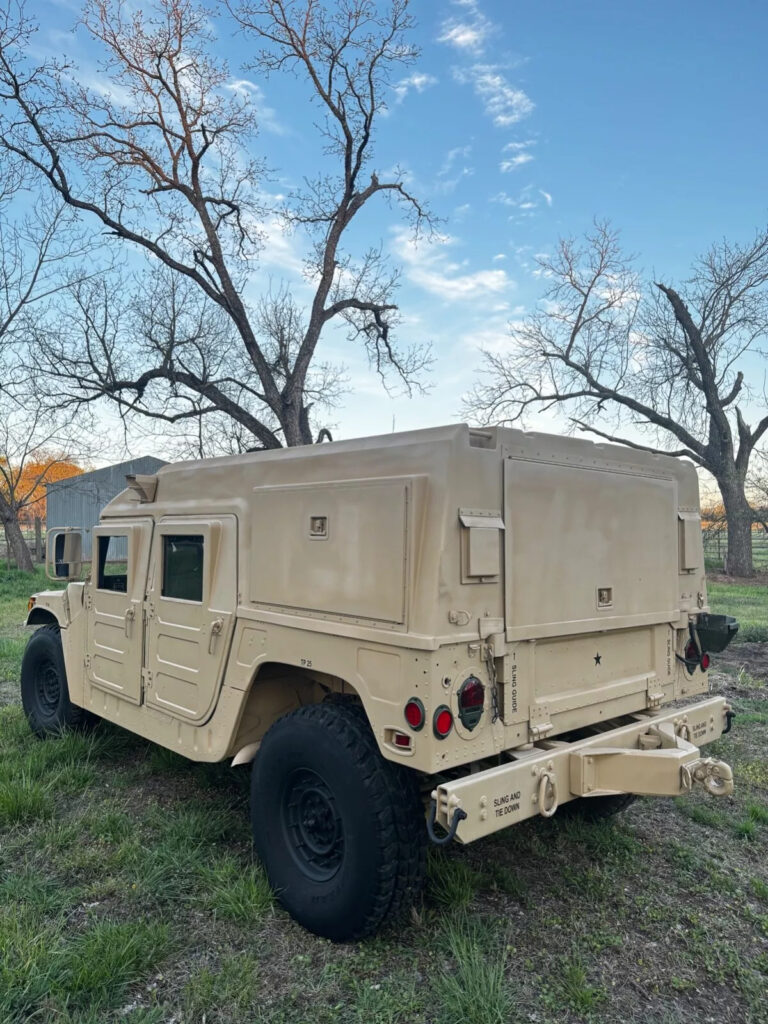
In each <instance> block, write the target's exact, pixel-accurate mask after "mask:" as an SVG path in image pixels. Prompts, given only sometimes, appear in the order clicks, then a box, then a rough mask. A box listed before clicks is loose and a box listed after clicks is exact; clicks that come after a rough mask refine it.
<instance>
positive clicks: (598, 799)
mask: <svg viewBox="0 0 768 1024" xmlns="http://www.w3.org/2000/svg"><path fill="white" fill-rule="evenodd" d="M635 800H637V796H636V795H635V794H634V793H616V794H613V795H611V796H584V797H578V798H577V799H576V800H570V801H569V802H568V803H567V804H563V806H562V807H561V808H560V810H559V811H558V812H557V817H558V818H560V819H561V820H571V821H573V819H574V818H578V819H580V820H581V821H590V822H597V821H607V820H608V819H609V818H613V817H614V816H615V815H616V814H621V812H622V811H625V810H626V809H627V808H628V807H629V806H630V805H631V804H633V803H634V802H635Z"/></svg>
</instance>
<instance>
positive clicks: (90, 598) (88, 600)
mask: <svg viewBox="0 0 768 1024" xmlns="http://www.w3.org/2000/svg"><path fill="white" fill-rule="evenodd" d="M85 607H86V608H92V607H93V594H92V593H91V591H90V588H89V587H87V588H86V591H85Z"/></svg>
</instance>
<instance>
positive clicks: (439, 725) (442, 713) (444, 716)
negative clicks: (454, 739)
mask: <svg viewBox="0 0 768 1024" xmlns="http://www.w3.org/2000/svg"><path fill="white" fill-rule="evenodd" d="M452 728H453V715H452V714H451V709H450V708H447V707H446V706H445V704H441V705H440V707H439V708H438V709H437V711H435V715H434V718H433V719H432V729H433V731H434V733H435V736H437V738H438V739H439V740H444V739H445V737H446V736H447V735H448V733H449V732H450V731H451V729H452Z"/></svg>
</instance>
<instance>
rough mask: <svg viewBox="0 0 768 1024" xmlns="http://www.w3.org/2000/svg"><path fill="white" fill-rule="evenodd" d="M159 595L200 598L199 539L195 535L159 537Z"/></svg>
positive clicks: (201, 565)
mask: <svg viewBox="0 0 768 1024" xmlns="http://www.w3.org/2000/svg"><path fill="white" fill-rule="evenodd" d="M161 593H162V595H163V597H176V598H180V599H181V600H182V601H202V600H203V538H202V536H201V535H198V534H178V535H171V534H166V535H165V536H164V537H163V586H162V590H161Z"/></svg>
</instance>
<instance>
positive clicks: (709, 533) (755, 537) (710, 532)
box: [702, 527, 768, 572]
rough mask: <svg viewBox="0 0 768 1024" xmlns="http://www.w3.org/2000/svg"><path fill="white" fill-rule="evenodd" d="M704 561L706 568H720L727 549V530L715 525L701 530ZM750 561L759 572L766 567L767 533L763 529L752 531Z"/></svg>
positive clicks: (767, 567) (767, 556)
mask: <svg viewBox="0 0 768 1024" xmlns="http://www.w3.org/2000/svg"><path fill="white" fill-rule="evenodd" d="M702 539H703V541H704V562H705V564H706V567H707V568H708V569H722V568H723V559H724V558H725V556H726V553H727V551H728V531H727V530H720V529H717V528H716V527H712V528H710V529H707V528H705V529H704V530H702ZM752 563H753V565H754V567H755V569H756V570H757V571H758V572H760V571H764V570H766V569H768V534H767V533H766V532H765V531H764V530H753V531H752Z"/></svg>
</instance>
